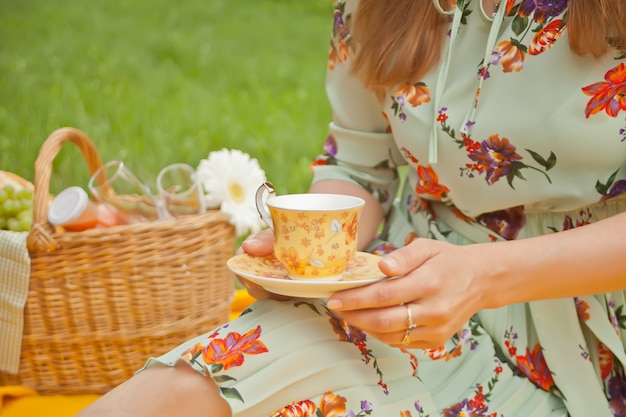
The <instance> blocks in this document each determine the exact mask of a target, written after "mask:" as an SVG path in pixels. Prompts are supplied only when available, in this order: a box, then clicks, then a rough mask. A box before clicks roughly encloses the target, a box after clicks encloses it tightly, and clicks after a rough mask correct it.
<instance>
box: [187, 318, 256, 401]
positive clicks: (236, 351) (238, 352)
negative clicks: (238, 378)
mask: <svg viewBox="0 0 626 417" xmlns="http://www.w3.org/2000/svg"><path fill="white" fill-rule="evenodd" d="M227 327H228V326H223V327H221V328H219V329H217V330H216V331H215V332H213V333H212V334H210V335H209V339H210V341H209V343H208V344H207V345H206V346H203V345H202V344H200V343H197V344H195V345H193V346H192V347H190V348H189V349H187V350H186V351H185V352H183V353H182V355H181V358H182V359H183V360H185V361H187V362H188V363H189V364H190V365H191V366H199V367H200V368H202V369H204V371H205V374H206V373H208V372H207V368H208V370H209V371H210V373H211V375H213V378H214V379H215V382H217V383H218V387H219V390H220V392H221V393H222V395H224V396H225V397H227V398H235V399H238V400H240V401H243V398H242V397H241V394H240V393H239V391H238V390H237V389H235V388H231V387H224V386H222V385H221V384H220V383H224V382H230V381H235V378H233V377H231V376H228V375H227V374H224V373H222V371H225V370H227V369H229V368H232V367H236V366H241V365H243V363H244V361H245V355H259V354H262V353H266V352H268V349H267V347H266V346H265V344H263V342H261V341H260V340H259V339H260V337H261V326H257V327H256V328H254V329H251V330H250V331H248V332H247V333H245V334H240V333H238V332H229V333H228V334H227V335H226V337H224V338H218V336H219V335H220V331H221V330H223V329H225V328H227ZM199 357H202V361H203V362H200V361H198V358H199Z"/></svg>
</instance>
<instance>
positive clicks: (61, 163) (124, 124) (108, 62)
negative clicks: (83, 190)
mask: <svg viewBox="0 0 626 417" xmlns="http://www.w3.org/2000/svg"><path fill="white" fill-rule="evenodd" d="M331 14H332V3H331V2H330V1H329V0H305V1H285V0H230V1H226V0H210V1H206V0H178V1H174V2H172V1H166V0H132V1H114V0H94V1H84V0H6V1H2V2H0V169H1V170H7V171H11V172H15V173H17V174H19V175H21V176H23V177H25V178H27V179H29V180H33V178H34V161H35V159H36V157H37V154H38V152H39V149H40V147H41V144H42V142H43V141H44V140H45V138H46V137H47V136H48V135H49V134H50V133H51V132H52V131H53V130H55V129H57V128H59V127H63V126H72V127H76V128H78V129H81V130H83V131H84V132H85V133H87V135H88V136H89V137H90V138H91V139H92V140H93V141H94V143H95V144H96V147H97V149H98V152H99V153H100V155H101V157H102V159H103V160H104V161H107V160H111V159H122V160H124V161H125V162H126V164H127V165H129V166H130V167H131V169H133V170H134V171H135V172H137V173H138V174H139V176H140V177H142V178H144V180H146V181H147V182H148V183H149V184H150V185H151V186H153V181H154V178H155V177H156V174H157V173H158V171H159V170H160V169H161V168H162V167H164V166H166V165H168V164H170V163H174V162H186V163H189V164H191V165H193V166H196V165H197V164H198V162H199V161H200V159H202V158H205V157H206V156H207V155H208V153H209V152H211V151H213V150H219V149H222V148H233V149H240V150H242V151H244V152H247V153H249V154H250V155H251V156H252V157H253V158H257V159H258V160H259V163H260V164H261V167H262V168H263V169H264V170H265V172H266V174H267V177H268V179H269V180H270V181H272V182H273V183H274V184H275V185H276V186H277V188H278V191H279V192H282V193H284V192H300V191H304V190H305V189H306V187H307V186H308V183H309V181H310V171H309V163H310V161H311V159H312V158H313V157H314V156H315V155H316V154H317V153H319V152H320V151H321V146H322V141H323V140H324V138H325V137H326V133H327V132H326V129H327V123H328V121H329V119H330V110H329V108H328V105H327V103H326V96H325V92H324V76H325V63H326V56H327V49H328V40H329V36H330V29H331ZM88 177H89V175H88V172H87V170H86V165H85V163H84V161H83V159H82V157H81V155H80V153H79V152H78V151H77V150H76V148H75V147H74V146H72V145H71V144H67V145H65V146H64V147H63V149H62V150H61V153H60V154H59V155H58V157H57V158H56V159H55V163H54V168H53V181H52V184H51V192H52V193H57V192H58V191H60V189H61V188H63V187H66V186H70V185H82V186H84V187H86V184H87V180H88Z"/></svg>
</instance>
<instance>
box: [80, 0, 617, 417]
mask: <svg viewBox="0 0 626 417" xmlns="http://www.w3.org/2000/svg"><path fill="white" fill-rule="evenodd" d="M452 3H453V2H447V1H442V2H441V3H440V2H438V1H437V0H435V1H431V0H421V1H417V0H402V1H396V2H382V1H377V0H361V1H360V2H359V1H357V0H354V1H353V0H347V1H345V2H339V3H338V4H337V6H336V9H335V13H334V26H333V28H334V30H333V38H332V42H331V50H330V60H329V70H328V81H327V86H328V95H329V98H330V102H331V104H332V108H333V111H334V113H333V122H332V123H331V124H330V135H329V137H328V139H327V141H326V144H325V153H324V155H322V156H320V157H319V158H318V159H317V160H316V161H315V163H314V164H313V166H314V173H315V177H314V181H313V184H312V186H311V190H310V191H311V192H331V193H344V194H354V195H357V196H360V197H362V198H364V199H365V200H366V208H365V211H364V214H363V216H362V219H361V224H360V229H359V239H360V247H361V249H364V250H368V251H372V252H375V253H380V254H386V256H385V257H384V259H383V260H382V261H381V262H380V264H379V267H380V268H381V270H383V272H385V273H386V274H387V275H389V276H399V278H398V279H393V280H386V281H382V282H378V283H375V284H372V285H369V286H365V287H361V288H356V289H351V290H346V291H343V292H339V293H336V294H334V295H333V296H331V297H330V298H329V300H328V301H327V302H324V301H322V300H308V299H305V300H286V301H285V300H284V297H275V296H271V295H269V294H267V293H265V292H264V291H263V290H262V289H260V288H255V287H253V286H252V285H250V284H249V283H248V286H249V288H250V291H251V292H252V293H253V294H254V295H256V296H257V297H258V298H268V297H270V298H274V299H275V300H264V301H260V302H257V303H255V304H254V305H253V306H252V307H251V308H250V309H249V310H248V311H246V312H245V313H244V314H243V315H242V316H241V317H240V318H239V319H238V320H236V321H234V322H232V323H229V324H228V325H225V326H223V327H220V328H218V329H215V330H213V331H211V332H210V333H207V334H205V335H202V336H200V337H198V338H197V339H195V340H192V341H189V342H187V343H185V344H184V345H182V346H180V347H178V348H176V349H174V350H173V351H172V352H170V353H168V354H166V355H164V356H163V357H161V358H157V359H153V360H150V361H149V362H148V365H147V366H146V368H144V370H142V371H141V372H139V373H138V374H137V375H136V376H135V377H133V378H132V379H131V380H129V381H127V382H126V383H124V384H122V385H121V386H120V387H118V388H116V389H114V390H113V391H112V392H111V393H109V394H107V395H105V396H104V397H103V398H102V399H101V400H100V401H98V402H96V403H95V404H93V406H92V407H90V408H89V409H87V410H85V412H83V413H82V414H80V415H81V416H91V415H94V416H95V415H109V414H112V415H116V416H122V415H133V416H144V415H145V416H161V415H164V416H165V415H211V416H230V415H236V416H363V415H376V416H403V417H407V416H413V417H415V416H421V417H425V416H440V415H442V416H507V417H508V416H541V417H543V416H565V415H571V416H580V417H589V416H594V417H595V416H602V417H606V416H623V415H626V378H625V376H624V365H625V364H626V354H625V351H624V344H625V341H626V332H625V328H626V312H625V309H626V307H625V306H626V297H625V294H626V293H625V291H624V290H625V289H626V272H625V271H626V257H625V256H623V254H624V249H623V247H622V245H621V244H622V241H623V238H622V236H623V233H624V230H626V213H625V212H626V193H625V192H624V191H626V119H625V116H626V60H625V59H624V53H625V52H626V25H624V24H623V22H625V21H626V5H625V4H624V2H623V1H621V0H597V1H591V0H570V1H569V2H568V1H567V0H556V1H552V2H547V1H540V0H509V1H506V2H503V3H499V1H497V0H496V1H493V0H482V1H481V0H466V1H462V0H459V1H457V2H456V5H453V4H452ZM400 166H406V168H404V169H403V170H401V172H406V178H405V179H404V180H403V181H400V179H399V176H398V169H397V168H398V167H400ZM399 186H402V189H401V197H400V198H399V199H394V198H393V197H394V196H395V195H396V193H397V190H398V187H399ZM381 221H382V222H383V228H382V232H381V233H380V234H377V230H378V225H379V224H380V223H381ZM582 226H584V227H582ZM270 242H271V237H270V236H269V235H268V234H267V233H260V234H258V235H257V236H254V237H252V238H250V239H248V240H247V241H246V242H244V245H243V248H244V249H245V250H246V251H247V252H248V253H251V254H255V255H262V254H266V253H269V252H271V243H270ZM278 299H281V300H283V301H277V300H278ZM163 365H168V366H163ZM189 365H191V366H189ZM208 375H211V376H212V377H210V376H208Z"/></svg>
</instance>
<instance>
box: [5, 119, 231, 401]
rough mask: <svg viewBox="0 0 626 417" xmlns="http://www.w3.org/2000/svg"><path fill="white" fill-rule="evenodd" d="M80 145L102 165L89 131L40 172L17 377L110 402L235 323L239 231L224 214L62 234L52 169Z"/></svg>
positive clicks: (46, 158) (42, 163)
mask: <svg viewBox="0 0 626 417" xmlns="http://www.w3.org/2000/svg"><path fill="white" fill-rule="evenodd" d="M68 141H69V142H72V143H73V144H75V145H76V146H78V147H79V149H80V150H81V152H82V155H83V157H84V159H85V160H86V162H87V165H88V167H89V170H90V172H91V173H92V174H93V172H95V170H96V169H97V168H98V167H99V166H100V165H102V161H101V159H100V156H99V155H98V153H97V151H96V150H95V148H94V146H93V143H92V142H91V140H90V139H89V138H88V137H87V136H86V135H85V134H84V133H82V132H81V131H79V130H76V129H72V128H63V129H59V130H57V131H55V132H53V133H52V135H50V137H48V139H47V140H46V141H45V143H44V144H43V146H42V148H41V150H40V153H39V156H38V158H37V161H36V163H35V194H34V206H33V226H32V228H31V230H30V232H29V234H28V237H27V245H28V250H29V254H30V259H31V274H30V282H29V291H28V301H27V304H26V308H25V312H24V314H25V317H24V336H23V341H22V352H21V357H20V370H19V374H18V375H9V374H0V384H1V385H15V384H20V385H24V386H27V387H30V388H33V389H35V390H37V391H38V392H39V393H42V394H79V393H96V394H98V393H104V392H106V391H108V390H110V389H111V388H112V387H114V386H116V385H118V384H119V383H121V382H122V381H124V380H125V379H127V378H129V377H130V376H132V374H133V373H134V372H135V371H136V370H137V369H138V368H140V367H141V366H142V365H143V364H144V362H145V361H146V359H147V358H148V357H149V356H154V355H159V354H162V353H164V352H166V351H168V350H170V349H172V348H173V347H175V346H176V345H178V344H179V343H181V342H183V341H185V340H187V339H189V338H191V337H193V336H197V335H198V334H201V333H202V332H205V331H209V330H210V329H211V328H213V327H215V326H217V325H219V324H221V323H224V322H226V321H227V320H228V318H229V309H230V303H231V302H232V299H233V296H234V285H233V276H232V274H231V273H230V272H229V270H228V269H227V267H226V260H227V259H228V258H229V257H230V256H232V255H233V252H234V245H235V234H234V230H233V227H232V226H231V225H230V224H229V223H228V221H227V219H226V217H225V216H224V215H223V214H222V213H220V212H219V211H210V212H207V213H205V214H202V215H198V216H192V217H189V218H183V219H177V220H164V221H158V222H153V223H143V224H139V223H137V224H133V225H125V226H116V227H112V228H108V229H91V230H87V231H84V232H66V233H58V232H57V231H55V228H54V227H53V226H52V225H51V224H49V223H48V221H47V207H48V201H49V200H48V198H49V197H48V196H49V187H50V178H51V171H52V163H53V160H54V158H55V157H56V155H57V154H58V152H59V151H60V149H61V147H62V145H63V144H64V143H65V142H68Z"/></svg>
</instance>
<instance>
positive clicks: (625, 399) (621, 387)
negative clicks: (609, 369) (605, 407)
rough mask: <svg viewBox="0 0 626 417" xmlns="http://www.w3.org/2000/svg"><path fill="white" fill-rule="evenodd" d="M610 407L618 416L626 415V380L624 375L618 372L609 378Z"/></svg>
mask: <svg viewBox="0 0 626 417" xmlns="http://www.w3.org/2000/svg"><path fill="white" fill-rule="evenodd" d="M608 386H609V387H608V388H609V389H608V391H609V407H611V411H613V415H615V416H618V417H624V416H626V381H625V380H624V376H623V375H621V374H616V375H613V376H612V377H611V379H609V383H608Z"/></svg>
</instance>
